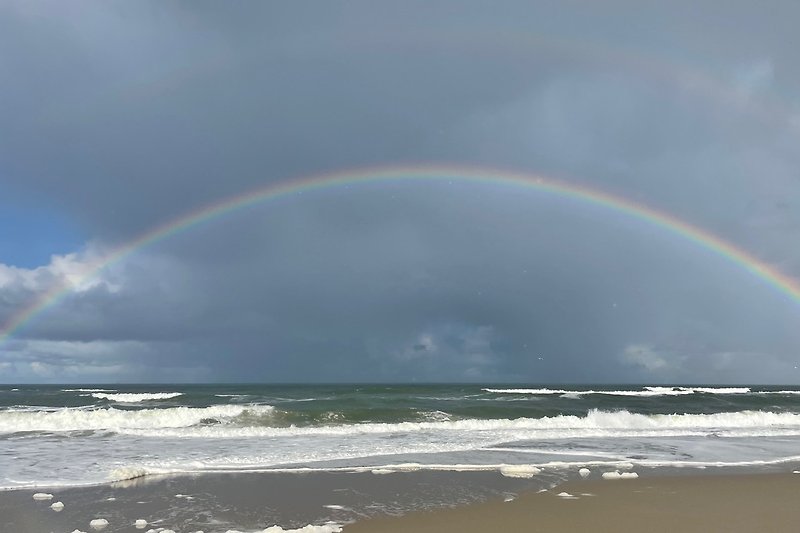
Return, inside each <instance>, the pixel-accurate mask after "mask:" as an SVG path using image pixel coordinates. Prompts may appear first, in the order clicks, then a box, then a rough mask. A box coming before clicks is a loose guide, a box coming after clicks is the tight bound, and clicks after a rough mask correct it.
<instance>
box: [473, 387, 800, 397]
mask: <svg viewBox="0 0 800 533" xmlns="http://www.w3.org/2000/svg"><path fill="white" fill-rule="evenodd" d="M642 388H643V389H644V390H595V389H589V390H566V389H547V388H544V389H482V390H483V391H484V392H491V393H494V394H532V395H550V394H558V395H560V396H564V397H565V398H580V397H581V395H585V394H605V395H609V396H684V395H687V394H695V393H704V394H748V393H750V392H751V390H750V389H749V388H747V387H642ZM798 392H800V391H798Z"/></svg>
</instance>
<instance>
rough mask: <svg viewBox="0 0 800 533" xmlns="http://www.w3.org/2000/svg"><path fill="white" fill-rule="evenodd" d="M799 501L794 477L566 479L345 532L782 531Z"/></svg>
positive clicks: (799, 511)
mask: <svg viewBox="0 0 800 533" xmlns="http://www.w3.org/2000/svg"><path fill="white" fill-rule="evenodd" d="M562 492H563V493H567V494H570V495H572V496H558V493H562ZM798 504H800V475H796V474H753V475H737V474H733V475H721V476H720V475H718V476H705V475H692V476H677V477H668V476H656V477H652V478H639V479H634V480H624V481H603V480H600V481H598V480H592V481H582V482H570V483H566V484H564V485H563V486H561V487H558V490H557V492H556V491H548V492H542V493H533V494H523V495H521V496H520V497H519V498H517V499H515V500H514V501H511V502H503V501H491V502H486V503H482V504H477V505H472V506H465V507H458V508H455V509H443V510H439V511H434V512H419V513H411V514H408V515H406V516H403V517H389V518H378V519H373V520H365V521H362V522H359V523H356V524H353V525H352V526H347V527H345V528H344V531H345V533H400V532H408V531H414V532H416V533H427V532H430V533H434V532H437V533H449V532H453V533H456V532H459V533H471V532H475V533H479V532H481V533H482V532H486V531H504V532H505V531H530V532H536V531H542V532H545V531H548V532H550V531H595V532H609V533H610V532H640V531H648V532H651V533H655V532H665V533H667V532H675V531H681V532H684V533H686V532H698V533H701V532H703V533H707V532H712V531H725V532H728V533H734V532H741V533H745V532H754V531H761V532H789V531H797V530H798V527H800V526H799V524H800V505H798Z"/></svg>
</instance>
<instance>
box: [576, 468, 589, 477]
mask: <svg viewBox="0 0 800 533" xmlns="http://www.w3.org/2000/svg"><path fill="white" fill-rule="evenodd" d="M591 473H592V472H591V470H589V469H588V468H581V469H580V470H578V474H580V476H581V477H583V478H587V477H589V474H591Z"/></svg>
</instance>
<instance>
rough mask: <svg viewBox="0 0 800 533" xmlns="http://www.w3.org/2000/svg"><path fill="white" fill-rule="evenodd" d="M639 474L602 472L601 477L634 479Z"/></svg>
mask: <svg viewBox="0 0 800 533" xmlns="http://www.w3.org/2000/svg"><path fill="white" fill-rule="evenodd" d="M638 477H639V474H637V473H636V472H619V471H614V472H603V479H636V478H638Z"/></svg>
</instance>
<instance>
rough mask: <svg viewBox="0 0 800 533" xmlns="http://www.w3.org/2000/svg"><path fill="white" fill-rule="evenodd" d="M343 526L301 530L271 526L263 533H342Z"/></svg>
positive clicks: (323, 526)
mask: <svg viewBox="0 0 800 533" xmlns="http://www.w3.org/2000/svg"><path fill="white" fill-rule="evenodd" d="M341 531H342V526H340V525H338V524H334V523H331V522H329V523H327V524H323V525H321V526H314V525H311V524H309V525H307V526H304V527H301V528H300V529H283V528H282V527H281V526H271V527H268V528H267V529H265V530H264V531H262V533H340V532H341Z"/></svg>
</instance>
